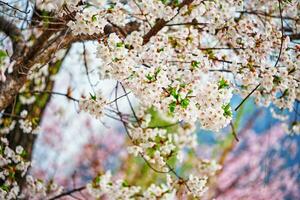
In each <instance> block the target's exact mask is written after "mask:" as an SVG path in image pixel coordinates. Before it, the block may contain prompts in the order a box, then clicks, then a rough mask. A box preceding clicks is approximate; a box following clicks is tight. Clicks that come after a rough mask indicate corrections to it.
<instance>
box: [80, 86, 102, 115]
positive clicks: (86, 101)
mask: <svg viewBox="0 0 300 200" xmlns="http://www.w3.org/2000/svg"><path fill="white" fill-rule="evenodd" d="M106 104H107V100H106V98H105V97H104V96H103V95H102V94H101V92H99V93H98V94H96V95H92V94H90V96H89V97H82V98H81V99H80V100H79V109H80V110H82V111H85V112H88V113H89V114H91V115H92V116H94V117H95V118H96V119H99V118H101V117H102V116H103V115H104V107H105V105H106Z"/></svg>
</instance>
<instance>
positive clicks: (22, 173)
mask: <svg viewBox="0 0 300 200" xmlns="http://www.w3.org/2000/svg"><path fill="white" fill-rule="evenodd" d="M26 156H27V153H26V151H25V150H24V149H23V147H22V146H17V147H16V149H15V150H13V149H11V148H10V147H9V143H8V140H7V139H6V138H3V137H1V138H0V199H7V200H13V199H36V198H42V199H43V198H45V197H48V195H49V194H52V195H55V194H59V193H61V192H62V187H60V186H58V185H57V184H55V183H54V182H51V181H50V182H49V183H44V182H43V181H42V180H38V179H35V178H34V177H32V176H31V175H27V172H28V168H29V166H30V165H31V163H30V162H29V161H27V158H26ZM20 180H24V183H23V184H22V183H21V182H20ZM21 186H22V190H21Z"/></svg>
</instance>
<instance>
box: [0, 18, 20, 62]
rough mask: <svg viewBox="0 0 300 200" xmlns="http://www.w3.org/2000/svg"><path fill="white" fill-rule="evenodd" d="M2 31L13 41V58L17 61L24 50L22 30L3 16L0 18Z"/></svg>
mask: <svg viewBox="0 0 300 200" xmlns="http://www.w3.org/2000/svg"><path fill="white" fill-rule="evenodd" d="M0 30H1V31H3V32H4V33H5V34H6V35H7V36H8V37H9V38H10V39H11V41H12V44H13V51H14V53H13V56H12V58H13V59H15V58H17V57H18V56H20V55H21V53H22V50H23V48H24V38H23V35H22V32H21V30H20V29H19V28H18V27H17V26H16V25H15V24H13V23H12V22H11V21H8V20H7V19H6V18H5V17H3V16H0Z"/></svg>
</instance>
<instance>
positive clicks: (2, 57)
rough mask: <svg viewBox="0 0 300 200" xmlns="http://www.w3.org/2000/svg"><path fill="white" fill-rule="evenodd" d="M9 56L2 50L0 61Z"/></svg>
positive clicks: (0, 51)
mask: <svg viewBox="0 0 300 200" xmlns="http://www.w3.org/2000/svg"><path fill="white" fill-rule="evenodd" d="M6 56H7V53H6V51H4V50H0V61H2V60H4V58H5V57H6Z"/></svg>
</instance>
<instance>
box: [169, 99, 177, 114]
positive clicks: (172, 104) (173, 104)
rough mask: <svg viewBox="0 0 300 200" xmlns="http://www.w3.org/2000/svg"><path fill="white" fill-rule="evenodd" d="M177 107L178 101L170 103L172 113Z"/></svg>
mask: <svg viewBox="0 0 300 200" xmlns="http://www.w3.org/2000/svg"><path fill="white" fill-rule="evenodd" d="M175 108H176V101H173V102H172V103H170V104H169V111H170V112H171V113H174V112H175Z"/></svg>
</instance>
